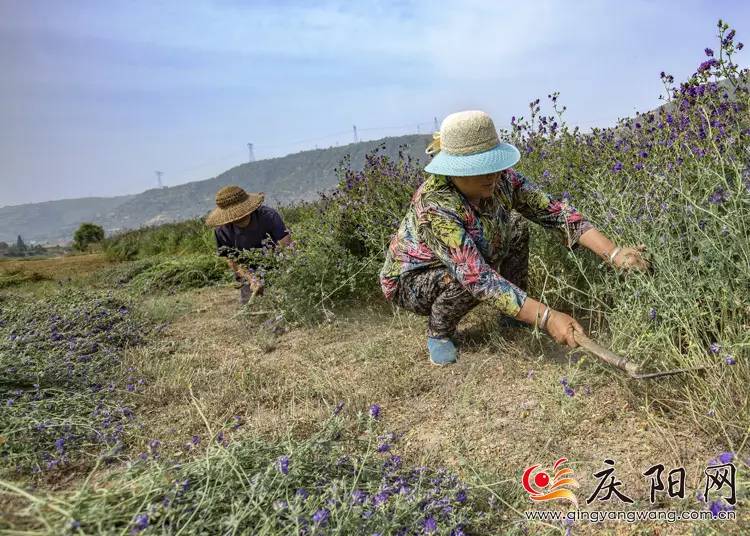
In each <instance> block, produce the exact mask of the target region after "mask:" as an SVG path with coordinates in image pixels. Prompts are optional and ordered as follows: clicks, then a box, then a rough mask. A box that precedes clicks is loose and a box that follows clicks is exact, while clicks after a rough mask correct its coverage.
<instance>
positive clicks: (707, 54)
mask: <svg viewBox="0 0 750 536" xmlns="http://www.w3.org/2000/svg"><path fill="white" fill-rule="evenodd" d="M704 52H705V53H706V56H708V57H709V58H713V57H714V51H713V50H711V49H710V48H706V49H705V50H704Z"/></svg>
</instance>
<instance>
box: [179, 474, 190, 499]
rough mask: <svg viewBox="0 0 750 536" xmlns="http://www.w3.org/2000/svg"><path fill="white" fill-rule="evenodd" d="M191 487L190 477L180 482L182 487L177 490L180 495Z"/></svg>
mask: <svg viewBox="0 0 750 536" xmlns="http://www.w3.org/2000/svg"><path fill="white" fill-rule="evenodd" d="M189 489H190V479H189V478H186V479H185V480H183V481H182V482H180V489H179V491H178V492H177V494H178V495H182V494H183V493H185V492H186V491H187V490H189Z"/></svg>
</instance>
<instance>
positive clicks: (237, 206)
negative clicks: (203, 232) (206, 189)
mask: <svg viewBox="0 0 750 536" xmlns="http://www.w3.org/2000/svg"><path fill="white" fill-rule="evenodd" d="M264 197H265V195H264V194H263V192H260V193H249V194H248V193H247V192H246V191H245V190H243V189H242V188H240V187H239V186H225V187H224V188H222V189H221V190H219V191H218V192H216V208H215V209H213V210H212V211H211V213H210V214H209V215H208V217H207V218H206V224H207V225H213V226H214V227H218V226H219V225H224V224H227V223H230V222H233V221H237V220H241V219H242V218H244V217H245V216H247V215H248V214H250V213H252V212H253V211H254V210H255V209H257V208H258V207H259V206H260V205H261V204H262V203H263V199H264Z"/></svg>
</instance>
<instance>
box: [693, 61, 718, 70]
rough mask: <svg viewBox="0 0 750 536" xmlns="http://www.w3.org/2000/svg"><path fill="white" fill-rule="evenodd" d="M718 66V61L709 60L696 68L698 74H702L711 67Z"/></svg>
mask: <svg viewBox="0 0 750 536" xmlns="http://www.w3.org/2000/svg"><path fill="white" fill-rule="evenodd" d="M718 64H719V62H718V61H716V58H711V59H709V60H706V61H704V62H703V63H701V64H700V65H699V66H698V72H699V73H704V72H706V71H708V70H709V69H710V68H711V67H715V66H717V65H718Z"/></svg>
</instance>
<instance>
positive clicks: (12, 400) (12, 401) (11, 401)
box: [5, 398, 16, 406]
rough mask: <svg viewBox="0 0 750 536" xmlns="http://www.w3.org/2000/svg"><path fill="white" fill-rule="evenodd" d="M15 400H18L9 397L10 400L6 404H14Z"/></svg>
mask: <svg viewBox="0 0 750 536" xmlns="http://www.w3.org/2000/svg"><path fill="white" fill-rule="evenodd" d="M15 402H16V399H15V398H9V399H8V400H6V401H5V405H6V406H12V405H13V404H14V403H15Z"/></svg>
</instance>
